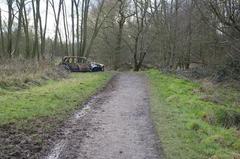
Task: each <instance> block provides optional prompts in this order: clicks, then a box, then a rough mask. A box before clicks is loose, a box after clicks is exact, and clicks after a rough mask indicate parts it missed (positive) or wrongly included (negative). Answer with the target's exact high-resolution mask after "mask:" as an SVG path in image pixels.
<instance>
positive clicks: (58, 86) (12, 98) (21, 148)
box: [0, 73, 111, 158]
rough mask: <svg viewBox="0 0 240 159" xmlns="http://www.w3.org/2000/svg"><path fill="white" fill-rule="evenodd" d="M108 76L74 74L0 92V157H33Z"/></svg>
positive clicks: (100, 74)
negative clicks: (39, 84)
mask: <svg viewBox="0 0 240 159" xmlns="http://www.w3.org/2000/svg"><path fill="white" fill-rule="evenodd" d="M110 77H111V74H110V73H95V74H94V73H84V74H82V73H77V74H71V75H70V77H69V78H66V79H63V80H58V81H56V80H48V81H47V82H46V83H45V84H43V85H41V86H34V87H30V88H27V89H22V90H19V91H17V90H12V89H5V88H2V89H0V103H1V104H0V143H1V145H0V158H7V157H10V158H11V157H12V156H15V157H28V156H34V157H37V155H38V153H39V152H40V151H42V149H44V146H45V144H46V141H47V140H49V138H51V134H54V131H55V129H56V128H57V127H58V126H59V124H61V123H62V121H64V119H66V117H68V115H69V114H70V113H72V112H73V111H74V110H75V109H77V108H79V106H80V105H81V103H82V102H84V101H85V100H86V99H87V98H89V97H90V96H91V95H92V94H94V93H95V92H96V91H97V90H98V89H100V88H101V87H103V85H104V84H105V83H106V81H108V80H109V79H110Z"/></svg>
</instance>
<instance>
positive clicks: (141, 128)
mask: <svg viewBox="0 0 240 159" xmlns="http://www.w3.org/2000/svg"><path fill="white" fill-rule="evenodd" d="M59 134H60V135H59V136H58V138H59V140H57V142H56V144H55V146H54V147H53V148H52V150H51V151H50V152H49V154H48V155H47V156H45V157H44V158H47V159H58V158H61V159H64V158H84V159H113V158H114V159H126V158H128V159H146V158H148V159H159V158H162V157H161V155H160V153H159V151H160V149H159V142H158V138H157V137H156V136H155V133H154V127H153V123H152V121H151V117H150V111H149V94H148V82H147V78H146V76H144V75H143V74H138V73H120V74H119V75H117V76H116V77H114V78H113V80H112V81H111V82H110V83H109V84H108V86H107V88H106V89H105V90H104V91H102V92H100V93H99V94H97V95H96V96H94V97H92V99H91V100H90V101H89V102H88V103H86V104H85V105H84V107H83V109H82V110H80V111H78V112H76V114H75V115H74V116H73V117H72V118H70V119H69V120H68V121H66V124H65V126H64V127H63V128H62V130H61V133H59Z"/></svg>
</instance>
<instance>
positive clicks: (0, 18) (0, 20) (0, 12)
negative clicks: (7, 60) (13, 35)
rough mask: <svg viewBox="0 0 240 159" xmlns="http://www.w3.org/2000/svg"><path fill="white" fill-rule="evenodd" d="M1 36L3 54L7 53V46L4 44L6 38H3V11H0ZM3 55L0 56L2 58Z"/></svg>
mask: <svg viewBox="0 0 240 159" xmlns="http://www.w3.org/2000/svg"><path fill="white" fill-rule="evenodd" d="M0 34H1V35H0V36H1V45H2V52H3V53H4V52H5V44H4V36H3V25H2V11H1V9H0ZM2 56H3V55H0V58H1V57H2Z"/></svg>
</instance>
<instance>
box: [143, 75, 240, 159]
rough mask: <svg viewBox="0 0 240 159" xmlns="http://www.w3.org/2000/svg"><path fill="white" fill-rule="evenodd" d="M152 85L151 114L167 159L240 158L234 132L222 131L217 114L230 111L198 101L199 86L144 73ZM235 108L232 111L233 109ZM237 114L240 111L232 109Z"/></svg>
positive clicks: (239, 140) (238, 139) (239, 138)
mask: <svg viewBox="0 0 240 159" xmlns="http://www.w3.org/2000/svg"><path fill="white" fill-rule="evenodd" d="M146 73H147V75H148V77H149V79H150V82H151V112H152V117H153V120H154V123H155V126H156V130H157V132H158V134H159V137H160V140H161V144H162V147H163V149H164V153H165V155H166V158H167V159H176V158H177V159H204V158H211V157H212V158H217V159H218V158H219V159H233V158H234V157H235V158H237V157H240V154H239V153H240V134H239V131H237V128H234V127H231V128H228V129H227V128H225V127H224V126H223V125H222V124H221V123H219V122H218V116H217V114H218V113H217V112H219V111H225V110H228V109H229V108H232V106H231V105H229V104H228V103H229V102H227V103H225V104H222V105H219V104H216V103H213V102H209V101H204V100H202V99H201V95H202V93H198V92H196V90H198V89H200V88H201V85H200V84H198V83H193V82H190V81H187V80H183V79H180V78H177V77H176V76H173V75H166V74H163V73H160V72H159V71H157V70H150V71H148V72H146ZM234 108H235V107H234ZM235 109H236V111H239V110H238V109H239V108H235Z"/></svg>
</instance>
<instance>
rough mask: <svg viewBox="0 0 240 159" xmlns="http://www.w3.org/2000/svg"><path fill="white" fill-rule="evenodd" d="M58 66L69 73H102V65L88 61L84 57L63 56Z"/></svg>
mask: <svg viewBox="0 0 240 159" xmlns="http://www.w3.org/2000/svg"><path fill="white" fill-rule="evenodd" d="M60 65H63V66H64V68H65V69H67V70H69V71H71V72H100V71H104V65H103V64H100V63H96V62H91V61H89V60H88V59H87V58H86V57H79V56H65V57H63V59H62V62H61V63H60Z"/></svg>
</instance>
